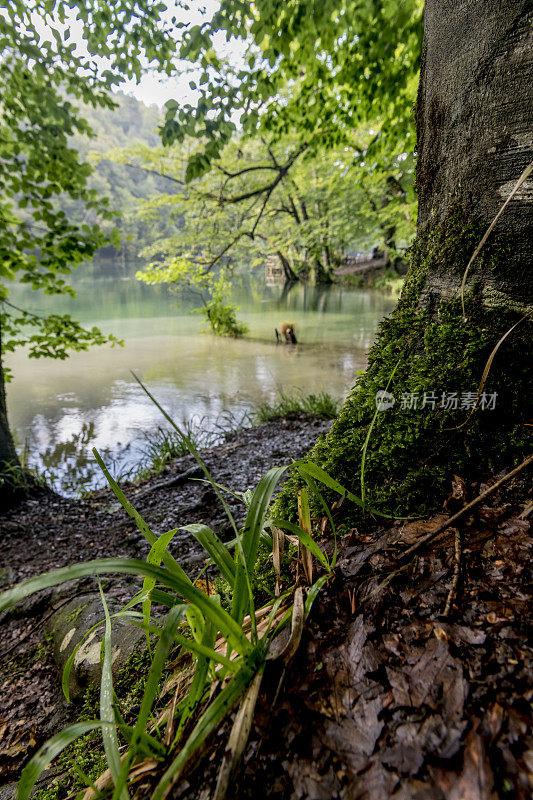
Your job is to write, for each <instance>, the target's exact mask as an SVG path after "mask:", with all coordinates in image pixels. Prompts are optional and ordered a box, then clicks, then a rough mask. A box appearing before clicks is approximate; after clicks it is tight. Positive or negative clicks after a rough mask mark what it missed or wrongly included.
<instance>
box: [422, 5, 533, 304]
mask: <svg viewBox="0 0 533 800" xmlns="http://www.w3.org/2000/svg"><path fill="white" fill-rule="evenodd" d="M532 21H533V20H532V11H531V3H530V2H529V0H505V2H497V3H495V2H491V1H490V0H475V2H472V0H427V2H426V10H425V24H424V48H423V56H422V70H421V77H420V85H419V92H418V103H417V139H418V152H419V157H418V164H417V188H418V198H419V203H418V231H419V233H420V232H422V231H424V230H425V229H426V227H427V226H428V225H431V224H434V223H435V220H442V219H443V218H444V216H445V215H446V214H447V213H448V210H449V207H450V204H451V203H453V202H454V201H455V200H456V199H458V198H459V199H460V201H461V204H462V205H463V207H464V208H465V209H467V213H468V216H469V217H470V218H475V217H477V216H479V217H482V218H484V219H485V220H487V221H491V220H492V219H493V218H494V217H495V216H496V214H497V212H498V210H499V208H500V207H501V205H502V204H503V202H504V201H505V200H506V198H507V197H508V196H509V194H510V192H511V190H512V188H513V186H514V184H515V182H516V180H517V179H518V178H519V176H520V174H521V173H522V171H523V170H524V168H525V167H526V166H527V164H528V163H529V162H530V161H531V160H532V159H533V132H532V125H531V122H532V115H531V109H532V106H533V26H532ZM532 193H533V187H532V183H531V181H529V182H528V185H525V186H524V187H523V188H522V189H521V190H520V191H519V192H518V194H517V195H516V197H515V198H514V199H513V200H512V201H511V203H510V204H509V206H508V208H507V209H506V211H505V212H504V215H503V216H502V217H501V219H500V221H499V223H498V226H497V229H496V231H497V232H498V231H501V232H505V233H507V234H508V235H510V236H511V237H512V257H511V258H510V259H507V260H506V261H504V262H502V263H501V264H499V265H498V268H497V269H496V270H495V271H494V272H493V273H492V274H486V275H484V276H483V284H484V285H483V294H484V299H485V302H486V303H488V304H493V303H494V302H496V303H499V302H500V303H501V301H502V298H500V299H498V295H499V294H500V292H502V293H503V294H504V295H505V296H508V297H509V298H512V299H514V300H516V301H518V303H519V304H523V303H524V302H526V303H531V302H532V299H533V270H532V269H531V241H532V234H533V204H532V202H531V201H532ZM465 266H466V265H465ZM461 277H462V276H459V275H452V274H451V272H450V271H447V272H446V273H443V272H442V271H440V270H431V271H430V273H429V274H428V279H427V281H426V287H425V289H424V293H423V294H424V295H427V294H428V293H435V292H436V293H438V294H439V295H441V296H445V297H453V296H454V295H455V294H456V292H457V288H458V282H460V280H461Z"/></svg>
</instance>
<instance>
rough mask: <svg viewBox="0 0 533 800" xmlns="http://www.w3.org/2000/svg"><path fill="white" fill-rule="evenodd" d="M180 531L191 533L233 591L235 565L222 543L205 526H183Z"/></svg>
mask: <svg viewBox="0 0 533 800" xmlns="http://www.w3.org/2000/svg"><path fill="white" fill-rule="evenodd" d="M180 530H183V531H188V532H189V533H192V535H193V536H194V538H195V539H196V541H197V542H199V544H201V545H202V547H203V548H204V550H205V551H206V553H208V554H209V556H210V557H211V560H212V561H213V563H214V564H215V565H216V566H217V567H218V569H219V570H220V573H221V575H222V576H223V577H224V578H225V580H226V581H227V582H228V583H229V585H230V586H231V588H232V589H233V584H234V582H235V563H234V561H233V558H232V557H231V555H230V553H229V552H228V550H227V549H226V547H225V546H224V544H223V542H222V541H221V540H220V539H219V538H218V536H216V534H215V533H214V532H213V531H212V530H211V528H209V527H208V526H207V525H200V524H196V525H184V526H183V527H182V528H180Z"/></svg>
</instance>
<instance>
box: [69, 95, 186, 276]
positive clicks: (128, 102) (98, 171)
mask: <svg viewBox="0 0 533 800" xmlns="http://www.w3.org/2000/svg"><path fill="white" fill-rule="evenodd" d="M115 100H116V102H117V103H118V107H117V108H116V109H114V110H113V111H111V110H108V109H103V108H92V107H91V106H88V107H86V108H84V109H83V115H84V117H85V118H86V119H87V121H88V122H89V124H90V126H91V128H92V129H93V131H94V133H95V134H96V136H95V138H88V137H86V136H76V137H74V140H73V141H74V144H75V145H76V147H77V149H78V150H79V152H80V154H81V155H82V157H83V158H84V159H85V160H90V154H91V153H94V152H98V153H106V152H109V151H110V150H112V149H113V148H126V147H131V145H133V144H136V143H139V142H140V143H142V144H147V145H150V146H156V145H158V144H160V138H159V134H158V132H157V126H158V122H159V117H160V110H159V109H158V108H157V106H146V105H145V104H144V103H142V102H140V101H139V100H136V99H135V98H134V97H130V96H129V95H125V94H122V93H117V94H116V95H115ZM94 169H95V171H94V173H93V175H92V176H91V177H90V179H89V184H90V186H91V188H94V189H96V190H97V191H98V192H99V194H101V195H102V196H106V197H109V198H110V200H111V204H112V207H113V208H114V209H116V210H117V212H118V216H119V218H120V222H119V226H118V227H119V229H120V230H121V233H122V234H123V235H125V236H128V237H129V240H128V241H124V242H123V245H122V248H121V251H120V252H117V251H116V250H115V249H114V248H113V247H108V248H104V249H103V250H102V251H100V254H99V256H100V258H99V261H100V260H101V262H102V263H98V264H96V265H91V266H90V267H87V268H86V267H81V268H80V269H79V270H77V273H78V275H80V274H81V273H82V272H84V271H86V270H87V269H91V271H93V272H95V273H96V274H99V273H100V274H102V273H103V274H111V275H113V274H122V275H125V274H131V273H132V272H134V271H135V270H136V269H137V268H138V262H137V263H135V261H136V259H137V256H138V253H139V251H140V250H141V249H142V247H144V246H145V245H146V244H148V243H149V241H151V239H152V238H153V235H155V234H157V235H158V236H159V235H161V234H162V233H163V231H162V230H161V225H164V223H162V222H154V223H153V224H152V225H148V224H147V223H143V222H140V221H139V220H138V219H133V217H132V214H131V212H132V210H133V209H134V207H135V203H136V200H138V199H140V198H146V197H149V196H150V195H153V194H155V193H157V192H158V191H162V192H169V191H172V186H170V187H169V185H168V182H167V181H165V180H164V179H162V178H158V177H157V176H156V175H151V174H150V173H146V172H143V171H142V170H139V169H134V168H130V167H126V166H123V165H121V164H115V163H113V162H111V161H107V160H102V161H100V162H99V163H98V164H97V165H96V166H95V168H94ZM61 205H62V207H63V209H64V211H65V212H66V213H67V214H68V215H69V217H70V218H71V219H77V220H79V221H80V222H81V221H91V220H90V218H88V217H87V213H86V209H85V208H84V207H83V206H82V205H81V203H79V202H75V201H73V200H69V199H68V198H65V199H63V200H62V202H61ZM155 226H157V230H156V229H155ZM108 227H111V225H109V226H108Z"/></svg>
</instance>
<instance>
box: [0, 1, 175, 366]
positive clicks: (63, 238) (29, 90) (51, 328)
mask: <svg viewBox="0 0 533 800" xmlns="http://www.w3.org/2000/svg"><path fill="white" fill-rule="evenodd" d="M163 10H164V6H163V5H162V4H153V3H151V2H148V0H141V2H136V3H134V4H132V3H121V4H118V5H117V4H108V3H105V2H95V3H92V4H90V5H89V6H86V4H85V3H83V2H81V1H80V2H63V1H62V0H58V1H57V2H56V1H55V0H46V1H43V0H32V1H31V2H21V0H10V2H8V3H7V5H6V6H5V7H4V9H3V11H2V14H1V15H0V49H1V51H2V59H1V60H0V96H1V101H0V106H1V115H0V165H1V167H0V187H1V190H2V191H1V198H0V223H1V224H0V301H1V302H2V303H3V306H2V308H3V311H2V316H1V332H2V347H3V350H4V351H5V350H6V349H8V350H9V349H13V347H15V346H16V345H17V344H21V343H28V344H29V345H30V355H33V356H41V355H49V356H55V357H60V358H63V357H65V356H66V354H67V350H69V349H80V348H85V347H86V346H88V345H89V344H91V343H101V342H103V341H106V340H109V338H111V340H113V339H112V337H104V336H102V334H101V333H100V332H99V331H98V330H96V329H93V330H91V331H86V330H83V329H82V328H81V327H80V326H79V325H78V324H77V323H75V322H73V321H72V320H71V319H70V317H68V316H59V315H53V316H52V317H48V318H46V317H45V318H43V317H39V316H37V315H34V314H29V313H28V312H27V311H25V310H24V309H16V308H13V307H12V306H11V305H10V303H9V299H8V298H9V284H10V282H11V281H14V280H18V281H19V282H21V283H26V284H29V285H30V286H31V287H32V288H33V289H36V290H41V291H44V292H46V293H47V294H55V293H62V292H70V293H73V291H72V289H71V287H70V286H69V285H68V282H67V280H66V277H67V276H68V274H69V272H70V270H71V269H72V267H75V266H76V265H78V264H79V263H81V262H82V261H85V260H87V259H90V258H91V256H92V255H93V254H94V253H95V252H96V250H98V248H100V247H101V246H102V244H104V242H105V241H106V240H107V238H108V237H107V236H106V234H105V233H104V232H103V230H102V228H101V226H100V224H99V223H100V222H101V221H102V220H105V219H110V218H111V217H112V212H111V210H110V207H109V201H108V200H106V199H105V198H103V197H101V196H100V195H99V193H98V192H97V190H96V189H94V188H90V186H89V183H88V180H89V176H90V174H91V171H92V169H91V167H90V166H89V165H88V164H87V163H86V162H85V161H84V160H83V157H82V156H81V155H80V153H79V152H78V150H77V149H76V147H75V146H74V145H73V143H72V138H73V137H75V136H76V135H81V134H85V135H91V128H90V125H89V124H88V122H87V120H86V119H85V118H84V116H83V112H82V110H81V107H82V106H85V107H87V106H92V107H97V106H100V107H103V108H108V109H111V108H114V107H115V103H114V101H113V99H112V97H111V95H110V89H111V88H112V87H113V86H115V85H116V84H118V83H119V82H120V81H122V80H123V79H124V77H138V76H139V75H140V73H141V69H142V67H143V65H144V64H145V63H148V62H149V61H152V62H154V63H157V65H158V68H160V69H163V70H167V71H168V70H170V68H171V62H170V58H171V56H172V54H173V52H174V50H175V43H174V40H173V39H172V38H171V37H170V35H169V30H168V28H165V26H164V25H163V23H162V22H161V13H162V11H163ZM71 26H75V27H76V28H77V29H78V31H81V37H82V39H83V43H84V47H81V46H80V45H76V44H75V43H72V42H70V41H69V40H70V35H71V31H70V27H71ZM65 197H66V198H70V200H71V201H73V202H74V203H82V204H83V206H84V208H85V211H86V220H85V221H84V220H74V221H73V220H71V218H70V216H69V215H68V214H67V213H66V212H65V210H64V208H63V207H62V205H61V203H60V202H59V201H60V199H61V198H63V199H64V198H65ZM112 240H113V241H117V239H116V237H115V238H114V239H112ZM28 324H29V325H30V326H31V327H30V329H29V332H28V331H27V330H26V326H27V325H28Z"/></svg>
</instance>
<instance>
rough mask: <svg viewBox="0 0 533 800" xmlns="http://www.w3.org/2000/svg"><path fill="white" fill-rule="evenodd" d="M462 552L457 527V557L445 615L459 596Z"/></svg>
mask: <svg viewBox="0 0 533 800" xmlns="http://www.w3.org/2000/svg"><path fill="white" fill-rule="evenodd" d="M461 553H462V542H461V531H460V530H459V528H455V557H454V566H453V578H452V585H451V586H450V591H449V592H448V597H447V598H446V605H445V606H444V611H443V612H442V616H443V617H447V616H449V614H450V611H451V608H452V604H453V601H454V600H455V598H456V597H457V587H458V586H459V576H460V575H461Z"/></svg>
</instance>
